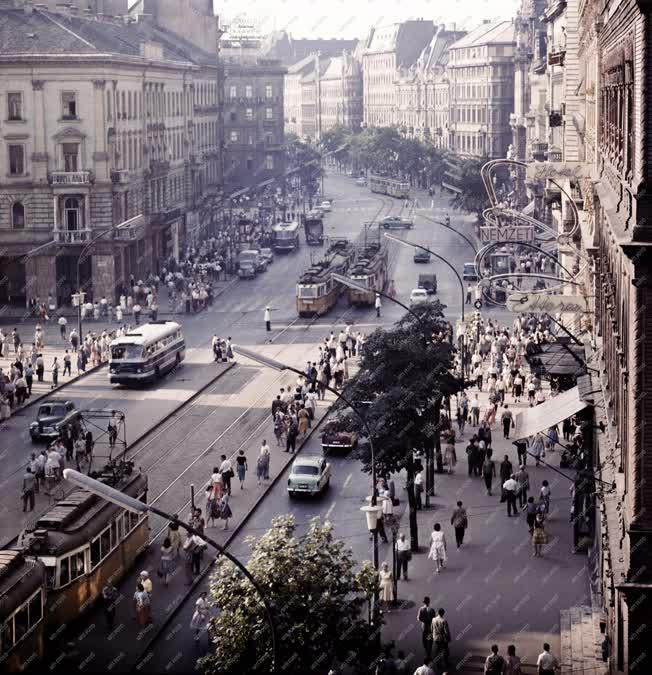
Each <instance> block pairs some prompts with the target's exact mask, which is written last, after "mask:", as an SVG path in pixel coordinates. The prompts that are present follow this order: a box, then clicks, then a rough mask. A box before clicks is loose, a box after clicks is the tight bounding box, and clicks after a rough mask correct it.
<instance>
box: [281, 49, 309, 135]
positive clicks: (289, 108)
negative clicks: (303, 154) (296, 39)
mask: <svg viewBox="0 0 652 675" xmlns="http://www.w3.org/2000/svg"><path fill="white" fill-rule="evenodd" d="M314 68H315V57H314V55H312V54H310V55H309V56H306V57H304V58H303V59H301V61H299V62H297V63H295V64H293V65H290V66H288V68H287V72H286V74H285V75H284V77H283V115H284V118H285V132H286V133H293V134H296V135H297V136H300V137H301V136H303V128H302V107H301V105H302V93H303V90H302V85H301V80H302V79H303V77H304V76H305V75H307V74H308V73H310V72H312V71H313V70H314Z"/></svg>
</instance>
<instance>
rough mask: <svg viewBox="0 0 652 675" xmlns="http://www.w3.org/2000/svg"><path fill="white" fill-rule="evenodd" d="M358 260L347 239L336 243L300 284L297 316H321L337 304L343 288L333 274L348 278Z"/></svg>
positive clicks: (305, 273) (300, 280)
mask: <svg viewBox="0 0 652 675" xmlns="http://www.w3.org/2000/svg"><path fill="white" fill-rule="evenodd" d="M354 258H355V248H354V246H353V244H352V243H351V242H350V241H348V240H347V239H338V240H337V241H334V242H333V243H332V244H331V245H330V246H329V248H328V250H327V251H326V253H325V254H324V258H323V259H322V260H321V261H319V262H317V263H314V264H312V265H311V266H310V268H308V269H307V270H306V271H305V272H304V273H303V274H302V275H301V277H300V279H299V282H298V283H297V312H298V314H299V316H314V315H315V314H317V315H318V316H322V315H323V314H326V312H328V310H330V308H331V307H333V306H334V305H335V303H336V302H337V298H338V297H339V295H340V291H341V290H342V285H341V284H339V283H337V282H336V281H334V280H333V278H332V276H331V275H332V274H333V273H334V272H335V273H337V274H341V275H346V274H347V273H348V271H349V267H350V266H351V264H352V262H353V260H354Z"/></svg>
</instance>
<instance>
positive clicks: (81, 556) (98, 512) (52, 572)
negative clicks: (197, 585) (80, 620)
mask: <svg viewBox="0 0 652 675" xmlns="http://www.w3.org/2000/svg"><path fill="white" fill-rule="evenodd" d="M96 478H97V480H99V481H101V482H104V483H106V484H107V485H111V486H112V487H114V488H116V489H118V490H121V491H122V492H124V493H125V494H128V495H130V496H132V497H135V498H136V499H139V500H140V501H142V502H146V501H147V476H146V475H145V474H143V473H141V472H139V471H136V470H134V468H133V464H132V463H131V462H120V463H118V464H114V465H108V466H107V467H105V469H104V470H103V471H102V472H99V475H97V476H96ZM148 541H149V523H148V517H147V514H137V513H132V512H130V511H127V510H125V509H123V508H121V507H119V506H118V505H117V504H113V503H112V502H108V501H106V500H104V499H102V498H101V497H99V496H97V495H94V494H92V493H91V492H88V491H87V490H84V489H81V488H80V489H77V490H74V491H73V492H71V493H70V494H69V495H68V496H67V497H65V498H64V499H62V500H61V501H59V502H58V503H57V504H55V505H54V506H53V507H52V508H51V509H50V510H49V511H47V512H46V513H44V514H43V515H42V516H40V517H39V519H38V520H37V521H36V523H35V524H34V526H33V527H30V528H29V529H28V530H24V531H23V532H22V533H21V534H20V535H19V537H18V538H17V540H16V541H15V542H12V546H11V547H12V548H15V549H17V550H20V551H22V552H23V554H24V555H26V556H33V557H35V558H37V559H38V560H39V561H40V562H41V563H42V564H43V565H45V579H46V585H47V607H46V617H47V628H48V632H50V631H52V630H56V628H57V627H59V626H61V625H64V624H67V623H70V622H71V621H73V620H74V619H77V617H79V616H80V614H83V612H84V610H86V609H88V608H90V607H91V605H92V604H93V603H94V602H95V601H96V600H97V599H98V598H99V597H100V596H101V594H102V588H103V587H104V585H105V584H106V583H107V582H108V581H109V580H110V581H111V582H112V583H113V584H115V583H116V581H117V580H119V579H120V578H121V577H122V576H123V575H124V574H125V573H126V572H127V571H128V570H129V569H130V568H131V566H132V565H133V563H134V562H135V559H136V557H137V556H138V555H139V554H140V553H141V552H142V551H143V550H144V548H145V547H146V546H147V544H148Z"/></svg>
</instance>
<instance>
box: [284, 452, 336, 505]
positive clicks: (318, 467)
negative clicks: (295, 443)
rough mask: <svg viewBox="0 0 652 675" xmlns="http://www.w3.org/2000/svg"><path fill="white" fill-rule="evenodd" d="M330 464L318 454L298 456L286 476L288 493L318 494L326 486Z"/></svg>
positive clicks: (329, 476) (329, 474) (329, 473)
mask: <svg viewBox="0 0 652 675" xmlns="http://www.w3.org/2000/svg"><path fill="white" fill-rule="evenodd" d="M330 480H331V465H330V464H329V463H328V462H327V461H326V460H325V459H324V458H323V457H318V456H312V457H311V456H306V457H299V458H298V459H295V460H294V464H292V470H291V471H290V477H289V478H288V494H289V495H290V497H292V496H294V495H295V494H306V495H318V494H319V493H320V492H322V490H325V489H326V488H327V487H328V484H329V483H330Z"/></svg>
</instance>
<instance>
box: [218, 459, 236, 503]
mask: <svg viewBox="0 0 652 675" xmlns="http://www.w3.org/2000/svg"><path fill="white" fill-rule="evenodd" d="M220 459H221V460H222V463H221V464H220V473H221V474H222V482H223V483H224V490H225V491H226V493H227V494H228V495H230V494H231V478H233V465H232V464H231V460H229V459H227V458H226V455H222V456H221V457H220Z"/></svg>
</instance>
